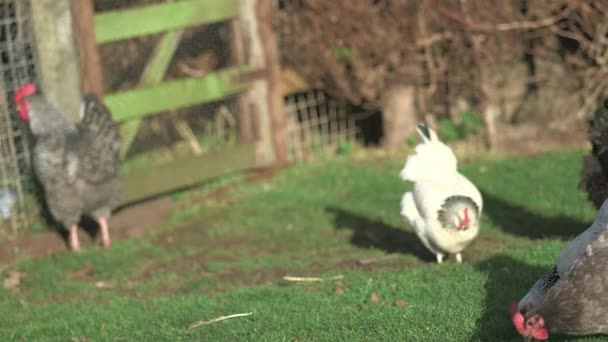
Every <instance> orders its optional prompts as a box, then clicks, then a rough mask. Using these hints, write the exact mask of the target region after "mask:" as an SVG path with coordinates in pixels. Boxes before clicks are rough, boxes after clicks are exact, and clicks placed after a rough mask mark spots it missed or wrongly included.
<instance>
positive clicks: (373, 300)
mask: <svg viewBox="0 0 608 342" xmlns="http://www.w3.org/2000/svg"><path fill="white" fill-rule="evenodd" d="M369 299H370V300H371V301H372V303H374V304H378V303H379V302H380V298H379V297H378V294H377V293H376V292H373V293H372V295H371V296H370V297H369Z"/></svg>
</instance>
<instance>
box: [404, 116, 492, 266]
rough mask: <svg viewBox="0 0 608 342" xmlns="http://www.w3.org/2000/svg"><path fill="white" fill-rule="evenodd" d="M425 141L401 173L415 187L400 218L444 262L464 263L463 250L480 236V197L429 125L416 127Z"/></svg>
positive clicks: (408, 160) (419, 145) (449, 150)
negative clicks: (449, 257)
mask: <svg viewBox="0 0 608 342" xmlns="http://www.w3.org/2000/svg"><path fill="white" fill-rule="evenodd" d="M416 130H417V131H418V134H419V135H420V138H421V139H422V142H421V143H420V144H418V146H416V149H415V151H414V153H413V154H411V155H410V156H409V157H408V159H407V161H406V163H405V166H404V168H403V170H401V178H403V180H407V181H411V182H413V183H414V185H413V188H412V191H411V192H407V193H405V195H403V198H402V199H401V215H403V217H404V218H405V219H406V221H407V222H409V224H410V225H411V226H412V227H413V228H414V230H415V232H416V234H417V235H418V237H419V238H420V241H421V242H422V243H423V244H424V245H425V246H426V248H428V249H429V250H430V251H431V252H432V253H433V254H435V256H436V257H437V263H441V262H442V261H443V258H444V257H445V256H446V255H447V254H454V255H455V257H456V261H457V262H459V263H461V262H462V255H461V252H462V250H463V249H464V248H465V247H467V245H469V243H471V241H473V239H475V237H476V236H477V234H478V233H479V224H480V217H481V210H482V198H481V193H480V192H479V190H477V188H476V187H475V185H473V183H471V182H470V181H469V180H468V179H467V178H466V177H465V176H463V175H462V174H460V173H459V172H458V169H457V164H458V162H457V160H456V156H455V155H454V152H452V150H451V149H450V148H449V147H448V146H447V145H445V144H444V143H442V142H441V141H440V140H439V139H438V138H437V134H436V133H435V132H434V131H433V130H432V129H431V128H429V127H428V126H427V125H426V124H425V123H420V124H418V126H417V127H416Z"/></svg>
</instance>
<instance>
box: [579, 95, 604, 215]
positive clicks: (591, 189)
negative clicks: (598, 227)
mask: <svg viewBox="0 0 608 342" xmlns="http://www.w3.org/2000/svg"><path fill="white" fill-rule="evenodd" d="M589 141H590V142H591V146H592V150H591V154H590V155H588V156H587V157H585V159H584V160H583V168H582V169H581V178H580V182H579V188H580V189H581V190H583V191H586V192H587V195H588V196H589V200H591V202H592V203H593V205H594V206H595V207H596V208H598V209H599V207H600V206H601V205H602V203H604V200H606V198H608V101H606V102H605V103H604V106H603V107H602V108H600V109H599V110H598V111H597V113H596V115H595V117H594V118H593V120H591V122H590V124H589Z"/></svg>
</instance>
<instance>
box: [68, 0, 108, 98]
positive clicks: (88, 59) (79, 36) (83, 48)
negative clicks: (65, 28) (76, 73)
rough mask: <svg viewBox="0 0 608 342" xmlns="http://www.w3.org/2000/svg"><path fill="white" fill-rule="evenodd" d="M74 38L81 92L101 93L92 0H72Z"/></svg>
mask: <svg viewBox="0 0 608 342" xmlns="http://www.w3.org/2000/svg"><path fill="white" fill-rule="evenodd" d="M72 13H73V16H72V18H73V20H74V37H75V38H74V40H75V43H76V47H77V52H78V55H77V57H78V62H79V63H78V65H79V67H80V79H81V84H80V89H81V90H82V92H83V93H89V92H93V93H96V94H97V95H99V96H102V95H103V71H102V66H101V58H100V56H99V47H98V45H97V40H96V39H95V9H94V7H93V0H72Z"/></svg>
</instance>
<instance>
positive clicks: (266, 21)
mask: <svg viewBox="0 0 608 342" xmlns="http://www.w3.org/2000/svg"><path fill="white" fill-rule="evenodd" d="M275 11H276V9H275V7H274V6H273V4H272V2H271V1H263V0H258V4H257V8H256V18H257V21H258V30H259V35H260V41H261V44H262V49H263V51H264V55H265V57H266V69H267V71H268V73H267V81H268V99H267V101H268V115H269V116H270V125H271V134H272V146H273V148H274V154H275V164H276V165H285V164H287V160H288V150H287V119H286V116H285V101H284V99H283V92H282V90H281V58H280V55H279V48H278V46H277V45H278V44H277V38H276V35H275V34H274V28H273V26H272V25H273V23H274V22H276V20H275V17H274V16H275V14H276V12H275Z"/></svg>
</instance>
